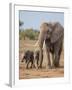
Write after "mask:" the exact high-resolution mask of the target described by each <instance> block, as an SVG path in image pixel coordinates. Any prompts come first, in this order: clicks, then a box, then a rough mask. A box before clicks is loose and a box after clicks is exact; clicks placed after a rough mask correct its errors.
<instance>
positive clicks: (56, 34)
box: [51, 23, 64, 43]
mask: <svg viewBox="0 0 72 90" xmlns="http://www.w3.org/2000/svg"><path fill="white" fill-rule="evenodd" d="M52 30H53V31H52V35H51V43H55V42H56V41H58V40H59V39H60V38H61V37H63V36H64V29H63V27H62V26H61V25H60V24H59V23H56V24H55V25H54V26H53V29H52Z"/></svg>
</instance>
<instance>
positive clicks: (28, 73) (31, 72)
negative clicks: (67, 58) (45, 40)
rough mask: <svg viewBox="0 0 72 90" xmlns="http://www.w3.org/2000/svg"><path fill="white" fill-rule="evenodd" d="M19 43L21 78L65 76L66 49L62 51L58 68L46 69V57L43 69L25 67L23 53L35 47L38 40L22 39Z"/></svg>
mask: <svg viewBox="0 0 72 90" xmlns="http://www.w3.org/2000/svg"><path fill="white" fill-rule="evenodd" d="M19 43H20V45H19V79H30V78H52V77H63V76H64V50H63V51H62V54H61V58H60V67H59V68H56V69H46V67H45V63H46V62H44V61H45V58H44V59H43V68H42V69H38V70H36V69H34V68H33V69H25V63H23V62H21V59H22V57H23V54H24V52H25V51H26V50H33V51H34V49H35V47H34V44H35V43H36V41H33V40H20V42H19Z"/></svg>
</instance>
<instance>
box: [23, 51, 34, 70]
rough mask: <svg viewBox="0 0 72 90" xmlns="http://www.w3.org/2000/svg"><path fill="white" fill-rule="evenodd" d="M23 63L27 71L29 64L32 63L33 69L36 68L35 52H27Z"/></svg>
mask: <svg viewBox="0 0 72 90" xmlns="http://www.w3.org/2000/svg"><path fill="white" fill-rule="evenodd" d="M23 61H25V63H26V68H27V69H28V66H29V63H31V68H32V67H34V52H33V51H30V50H27V51H26V52H25V54H24V56H23V58H22V62H23Z"/></svg>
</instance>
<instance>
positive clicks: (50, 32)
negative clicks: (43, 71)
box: [38, 22, 64, 68]
mask: <svg viewBox="0 0 72 90" xmlns="http://www.w3.org/2000/svg"><path fill="white" fill-rule="evenodd" d="M63 37H64V28H63V27H62V25H61V24H60V23H58V22H55V23H46V22H45V23H43V24H41V26H40V34H39V39H38V41H39V48H40V55H39V67H40V68H41V67H42V62H43V59H42V48H43V43H44V41H45V45H46V52H47V57H48V67H49V68H50V67H51V62H50V52H51V53H52V57H53V64H54V66H55V67H59V60H60V55H61V51H62V44H63Z"/></svg>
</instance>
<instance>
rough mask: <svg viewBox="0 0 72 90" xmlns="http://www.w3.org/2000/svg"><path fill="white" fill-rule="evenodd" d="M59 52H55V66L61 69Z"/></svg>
mask: <svg viewBox="0 0 72 90" xmlns="http://www.w3.org/2000/svg"><path fill="white" fill-rule="evenodd" d="M58 53H59V51H56V52H55V59H54V66H55V67H59V54H58Z"/></svg>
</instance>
